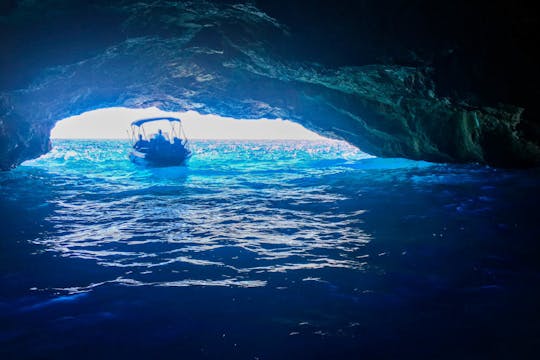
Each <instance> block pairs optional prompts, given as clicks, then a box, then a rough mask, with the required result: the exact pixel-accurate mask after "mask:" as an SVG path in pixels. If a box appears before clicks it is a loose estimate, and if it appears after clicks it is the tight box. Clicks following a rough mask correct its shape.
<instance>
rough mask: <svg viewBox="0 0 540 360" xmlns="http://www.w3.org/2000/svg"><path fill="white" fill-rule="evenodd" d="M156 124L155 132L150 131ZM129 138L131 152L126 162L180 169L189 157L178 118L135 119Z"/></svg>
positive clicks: (189, 152)
mask: <svg viewBox="0 0 540 360" xmlns="http://www.w3.org/2000/svg"><path fill="white" fill-rule="evenodd" d="M150 124H151V125H150ZM160 124H164V125H166V126H168V127H169V131H163V130H162V128H161V126H159V125H160ZM156 125H158V127H157V132H152V129H151V128H154V129H155V128H156ZM149 128H150V129H149ZM130 139H131V145H132V150H131V152H130V154H129V159H130V160H131V161H132V162H133V163H135V164H138V165H143V166H150V167H167V166H180V165H185V164H186V161H187V160H188V159H189V158H190V157H191V150H190V149H189V146H188V145H189V144H188V142H189V141H188V139H187V137H186V135H185V133H184V129H183V128H182V121H181V120H180V119H179V118H175V117H154V118H147V119H140V120H136V121H134V122H132V123H131V133H130Z"/></svg>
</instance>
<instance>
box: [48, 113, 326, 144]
mask: <svg viewBox="0 0 540 360" xmlns="http://www.w3.org/2000/svg"><path fill="white" fill-rule="evenodd" d="M156 116H172V117H179V118H180V119H182V125H183V127H184V131H185V133H186V135H187V136H188V138H190V139H265V140H266V139H305V140H317V139H323V138H322V137H321V136H319V135H317V134H316V133H314V132H312V131H309V130H307V129H306V128H304V127H303V126H302V125H300V124H297V123H294V122H292V121H289V120H281V119H277V120H268V119H261V120H239V119H233V118H225V117H220V116H216V115H201V114H199V113H197V112H195V111H189V112H184V113H173V112H165V111H162V110H159V109H157V108H147V109H127V108H107V109H100V110H94V111H89V112H86V113H83V114H81V115H77V116H72V117H69V118H67V119H63V120H61V121H59V122H58V123H57V124H56V126H55V127H54V129H53V130H52V132H51V138H53V139H54V138H55V139H127V138H128V133H127V130H128V129H129V127H130V124H131V122H132V121H134V120H137V119H141V118H145V117H156ZM164 130H165V129H164Z"/></svg>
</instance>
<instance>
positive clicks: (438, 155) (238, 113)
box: [0, 0, 540, 169]
mask: <svg viewBox="0 0 540 360" xmlns="http://www.w3.org/2000/svg"><path fill="white" fill-rule="evenodd" d="M383 3H386V2H384V1H383ZM404 3H405V2H403V1H394V2H388V4H386V5H392V6H391V7H386V8H384V7H381V4H379V5H377V4H376V3H375V2H369V1H368V2H365V3H364V4H363V5H362V6H360V5H354V4H353V3H352V2H347V1H345V2H342V3H338V4H337V5H336V6H334V7H333V8H332V9H330V10H329V9H326V16H325V8H324V7H323V6H322V4H319V3H318V2H315V3H314V4H312V5H311V6H308V4H307V3H306V4H304V2H302V1H299V2H295V3H294V4H289V5H286V6H285V5H283V6H282V7H279V6H276V5H275V4H273V3H271V2H266V1H259V2H255V3H253V2H249V3H237V2H229V1H218V2H207V1H193V2H166V1H157V2H156V1H153V2H144V1H142V2H141V1H139V2H132V1H112V2H104V1H100V0H98V1H92V2H89V3H87V4H85V5H84V6H82V5H80V4H73V3H72V2H63V1H43V2H39V3H31V2H22V1H12V2H11V3H10V4H8V5H3V6H4V8H3V9H2V14H3V15H2V16H1V17H0V28H1V30H3V31H2V33H3V34H4V35H2V36H3V39H2V40H3V42H4V44H5V46H6V49H7V51H6V55H5V56H4V58H3V59H2V74H3V76H2V81H0V85H1V88H0V89H1V90H0V168H2V169H9V168H11V167H13V166H16V165H17V164H19V163H21V162H22V161H24V160H26V159H29V158H33V157H36V156H39V155H40V154H42V153H44V152H46V151H48V149H49V140H48V139H49V131H50V129H51V128H52V127H53V126H54V123H55V121H58V120H60V119H62V118H65V117H67V116H70V115H75V114H80V113H82V112H84V111H88V110H93V109H97V108H103V107H109V106H127V107H134V108H140V107H149V106H158V107H160V108H162V109H164V110H175V111H176V110H179V111H180V110H195V111H198V112H200V113H203V114H209V113H212V114H219V115H222V116H232V117H237V118H262V117H267V118H288V119H291V120H294V121H296V122H299V123H301V124H303V125H304V126H306V127H308V128H309V129H312V130H314V131H317V132H319V133H321V134H323V135H326V136H330V137H334V138H340V139H344V140H347V141H349V142H350V143H352V144H354V145H357V146H358V147H360V148H361V149H362V150H364V151H366V152H369V153H371V154H374V155H377V156H386V157H406V158H410V159H423V160H428V161H436V162H479V163H486V164H491V165H495V166H531V165H537V164H538V163H539V162H540V148H539V145H538V143H539V140H538V124H537V122H536V118H535V113H536V107H535V106H534V101H533V100H532V99H533V98H534V92H535V91H536V90H533V88H532V86H531V85H530V83H531V82H534V80H535V77H536V73H535V71H536V70H534V69H531V70H530V76H529V77H528V78H523V77H521V78H520V77H519V76H520V75H522V74H523V71H524V69H523V68H522V67H517V66H515V67H513V68H512V67H510V68H508V67H507V68H506V70H505V72H501V77H500V78H499V79H497V78H496V75H497V71H495V70H494V69H498V66H499V65H500V66H505V65H514V63H516V64H518V63H520V62H521V63H522V65H527V64H528V63H529V62H531V61H532V58H531V56H532V55H530V54H529V53H528V51H529V50H528V47H527V46H526V45H527V44H524V43H525V40H523V39H520V40H519V41H517V42H513V43H512V42H510V41H508V39H507V37H508V36H510V35H512V34H510V35H509V34H506V33H503V30H504V29H506V27H504V28H503V30H501V28H500V26H501V25H500V23H501V22H502V20H504V19H506V20H507V21H508V22H510V23H511V24H514V25H516V26H515V27H514V28H515V29H517V30H515V31H514V33H513V34H514V35H515V34H521V33H522V32H523V31H525V30H527V29H528V27H531V26H533V25H534V23H535V21H536V20H535V19H534V18H530V17H527V12H526V11H525V10H527V9H526V8H525V6H524V5H515V6H514V7H513V8H511V9H510V10H511V11H509V12H507V13H503V12H502V10H503V9H501V8H500V7H499V5H497V4H492V6H491V7H490V8H488V10H482V9H483V8H480V7H478V8H477V7H475V6H472V5H470V6H469V5H463V6H465V8H463V9H464V10H465V9H466V10H468V11H472V12H473V14H481V13H482V11H484V15H485V18H482V20H481V21H479V23H478V24H477V23H476V22H474V21H471V20H470V19H469V17H466V18H465V19H462V18H460V16H459V15H460V13H459V11H457V10H456V9H454V8H452V9H447V7H446V6H442V7H438V8H437V7H436V8H433V9H431V8H430V6H428V5H426V4H423V2H417V3H416V4H414V5H407V6H405V5H404ZM459 4H460V3H459V2H458V3H456V5H455V6H456V7H458V8H459V6H461V5H459ZM316 5H320V6H319V8H318V9H317V8H314V6H316ZM302 6H304V7H303V8H302ZM466 6H469V8H466ZM396 7H397V8H396ZM385 9H391V10H386V13H385ZM396 9H402V13H403V19H402V18H399V17H397V15H396ZM445 16H448V17H450V19H446V18H445V19H446V20H445V22H444V23H442V24H438V25H436V20H437V18H441V19H442V18H444V17H445ZM468 16H472V15H471V14H469V15H468ZM392 19H393V20H392ZM451 19H456V20H457V19H461V20H460V21H461V23H459V24H458V25H459V26H457V27H458V28H459V29H461V30H455V29H454V28H456V26H455V25H456V24H453V25H452V24H451ZM415 20H416V21H415ZM392 21H394V22H392ZM405 22H410V24H409V27H407V26H404V25H406V24H405ZM471 24H476V25H474V26H473V25H471ZM517 25H520V26H521V27H518V26H517ZM430 26H432V27H433V30H432V33H431V34H430V33H426V32H425V31H424V30H426V31H427V30H428V29H429V27H430ZM475 26H478V29H482V31H480V30H478V29H477V28H476V27H475ZM486 26H491V27H492V28H493V29H492V33H494V35H493V36H495V37H497V36H498V37H499V40H500V41H499V43H497V45H496V46H495V45H494V42H495V39H492V38H491V37H486V38H485V39H484V40H483V41H484V42H481V41H480V40H479V37H480V35H482V34H485V33H486V32H487V30H486V29H485V27H486ZM508 26H510V25H508ZM512 26H513V25H512ZM510 28H511V29H514V28H512V27H511V26H510ZM368 29H371V33H370V34H371V35H370V34H366V31H368ZM452 29H454V30H452ZM459 31H463V32H464V33H461V32H459ZM465 32H468V34H465ZM8 34H9V35H8ZM414 35H417V37H418V38H415V36H414ZM530 36H533V35H530ZM479 41H480V42H479ZM529 45H530V44H529ZM474 46H477V47H478V48H475V47H474ZM531 46H532V45H531ZM494 49H498V50H497V51H501V52H505V54H506V52H508V51H511V50H514V54H517V55H522V56H521V57H519V56H518V57H517V58H512V60H508V59H507V58H506V57H504V58H502V59H494V58H491V59H490V56H491V55H494V54H496V53H495V50H494ZM362 54H363V55H362ZM506 55H507V54H506ZM506 55H505V56H506ZM486 64H489V66H487V65H486ZM476 68H477V69H476ZM475 69H476V70H475ZM514 75H515V76H514ZM494 76H495V78H494ZM516 77H517V79H516ZM520 81H521V82H520ZM517 85H522V86H517ZM512 89H515V91H511V90H512Z"/></svg>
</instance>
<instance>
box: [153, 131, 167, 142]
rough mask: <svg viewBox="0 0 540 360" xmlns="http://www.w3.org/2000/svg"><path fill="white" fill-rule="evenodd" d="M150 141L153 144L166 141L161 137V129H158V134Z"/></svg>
mask: <svg viewBox="0 0 540 360" xmlns="http://www.w3.org/2000/svg"><path fill="white" fill-rule="evenodd" d="M152 140H153V141H155V142H165V141H167V140H166V139H165V136H163V132H162V131H161V129H158V133H157V134H156V135H155V136H154V138H153V139H152Z"/></svg>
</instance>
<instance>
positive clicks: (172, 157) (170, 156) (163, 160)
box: [129, 149, 191, 167]
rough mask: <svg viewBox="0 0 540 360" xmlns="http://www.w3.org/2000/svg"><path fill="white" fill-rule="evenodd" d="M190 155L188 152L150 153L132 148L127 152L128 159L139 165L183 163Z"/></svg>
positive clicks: (177, 164) (163, 165)
mask: <svg viewBox="0 0 540 360" xmlns="http://www.w3.org/2000/svg"><path fill="white" fill-rule="evenodd" d="M190 156H191V153H190V152H183V153H177V152H172V153H152V152H141V151H137V150H135V149H133V150H131V152H130V154H129V159H130V160H131V162H133V163H135V164H137V165H141V166H150V167H168V166H182V165H185V164H186V162H187V160H188V159H189V158H190Z"/></svg>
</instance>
